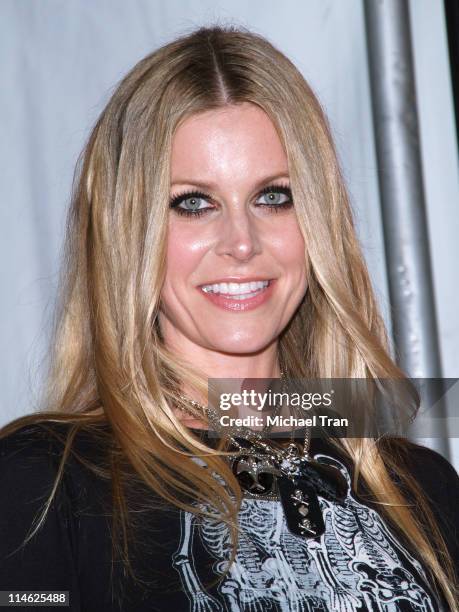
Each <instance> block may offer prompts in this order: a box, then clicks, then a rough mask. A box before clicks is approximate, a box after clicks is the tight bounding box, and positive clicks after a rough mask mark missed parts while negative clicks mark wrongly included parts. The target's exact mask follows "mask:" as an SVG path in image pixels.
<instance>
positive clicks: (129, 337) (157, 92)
mask: <svg viewBox="0 0 459 612" xmlns="http://www.w3.org/2000/svg"><path fill="white" fill-rule="evenodd" d="M242 102H250V103H253V104H256V105H258V106H259V107H260V108H261V109H263V110H264V111H265V112H266V113H267V114H268V116H269V117H270V118H271V120H272V121H273V124H274V125H275V127H276V129H277V130H278V133H279V137H280V138H281V141H282V143H283V145H284V147H285V150H286V153H287V156H288V164H289V172H290V181H291V188H292V192H293V198H294V202H295V209H296V213H297V217H298V223H299V226H300V228H301V231H302V234H303V236H304V240H305V245H306V249H307V253H305V257H307V258H308V261H309V264H310V269H309V279H308V291H307V293H306V296H305V298H304V300H303V302H302V303H301V305H300V307H299V308H298V310H297V312H296V313H295V315H294V317H293V318H292V320H291V321H290V323H289V325H288V327H287V328H286V329H285V330H284V332H283V333H282V335H281V336H280V338H279V344H278V350H279V360H280V363H282V365H283V368H284V371H285V372H286V374H287V375H288V376H290V377H298V378H303V377H304V378H389V379H403V378H405V374H404V373H403V372H402V371H401V370H400V369H399V368H398V367H397V366H396V365H395V364H394V362H393V360H392V359H391V357H390V355H389V348H388V346H389V345H388V338H387V335H386V332H385V328H384V324H383V321H382V319H381V316H380V314H379V312H378V307H377V304H376V299H375V296H374V293H373V290H372V287H371V283H370V279H369V275H368V271H367V268H366V266H365V263H364V260H363V256H362V253H361V249H360V246H359V244H358V241H357V238H356V233H355V229H354V225H353V220H352V214H351V209H350V205H349V200H348V195H347V193H346V188H345V186H344V181H343V178H342V176H341V173H340V169H339V165H338V162H337V157H336V153H335V149H334V145H333V142H332V138H331V134H330V130H329V128H328V125H327V121H326V118H325V116H324V113H323V111H322V109H321V106H320V104H319V102H318V100H317V99H316V97H315V96H314V94H313V92H312V91H311V89H310V87H309V86H308V84H307V83H306V82H305V80H304V78H303V77H302V75H301V74H300V72H299V71H298V70H297V69H296V68H295V66H294V65H293V64H292V63H291V62H290V61H289V60H288V59H287V58H286V57H285V56H284V55H283V54H282V53H280V52H279V51H278V50H276V49H275V48H274V47H273V46H272V45H271V44H270V43H269V42H268V41H267V40H266V39H264V38H263V37H261V36H258V35H256V34H254V33H252V32H249V31H246V30H245V29H242V28H233V27H209V28H200V29H198V30H196V31H194V32H192V33H190V34H188V35H185V36H183V37H181V38H179V39H176V40H174V41H173V42H171V43H169V44H167V45H165V46H163V47H161V48H160V49H158V50H157V51H155V52H154V53H152V54H151V55H149V56H147V57H145V58H144V59H142V60H141V61H140V62H139V63H138V64H137V65H136V66H135V67H134V68H133V69H132V70H131V71H130V72H129V74H128V75H127V76H126V77H125V78H124V79H123V80H122V81H121V83H120V84H119V86H118V87H117V89H116V91H115V93H114V94H113V96H112V98H111V99H110V101H109V103H108V105H107V106H106V108H105V109H104V111H103V112H102V114H101V116H100V118H99V120H98V121H97V123H96V125H95V127H94V130H93V131H92V133H91V136H90V138H89V141H88V143H87V146H86V148H85V150H84V154H83V155H82V157H81V158H80V160H79V164H78V168H77V173H76V177H75V183H74V190H73V200H72V204H71V207H70V211H69V217H68V227H67V236H66V242H65V255H64V260H63V267H62V272H61V284H60V294H59V300H58V307H57V310H56V318H55V327H54V334H53V339H52V356H51V361H50V370H49V377H48V384H47V388H46V391H45V394H44V399H43V402H42V405H41V414H38V415H30V416H27V417H25V418H24V417H23V418H22V419H19V420H18V421H15V422H14V423H13V424H11V425H9V426H8V427H6V428H4V429H3V431H2V435H6V434H7V433H10V432H11V431H12V430H13V429H14V428H17V427H18V426H19V425H21V424H24V423H29V422H32V421H36V420H38V419H41V420H44V419H45V418H46V419H48V420H54V421H65V422H69V423H71V424H72V428H71V431H70V435H69V437H68V439H67V444H66V447H65V452H64V455H63V462H65V460H66V457H68V455H69V453H70V452H71V441H72V439H73V438H74V436H75V435H76V432H77V431H78V429H79V428H81V427H84V428H86V429H89V430H91V429H94V431H95V430H96V428H97V425H98V424H99V423H100V422H101V421H103V422H106V423H108V424H109V426H110V435H111V436H112V438H113V440H115V441H116V445H115V446H116V449H117V452H113V457H112V461H111V464H110V471H111V476H110V477H111V479H112V482H113V491H114V509H115V510H116V511H115V513H114V514H115V517H118V518H117V519H116V520H117V525H118V531H117V532H116V533H119V534H120V535H121V541H122V545H121V548H122V550H123V551H124V553H123V554H124V556H125V560H126V563H127V564H129V555H128V552H127V548H128V543H129V536H128V529H127V527H126V525H128V523H129V508H128V506H127V505H126V500H125V497H124V494H123V486H122V482H123V478H122V475H123V474H122V469H123V468H122V465H123V463H122V460H121V459H120V457H122V458H124V459H125V460H127V462H128V464H129V465H130V466H131V467H133V468H134V470H135V472H136V473H137V474H138V476H139V477H140V478H141V479H142V481H143V482H144V483H146V484H147V485H148V486H149V487H150V488H151V489H152V490H153V491H155V492H156V493H157V494H158V495H159V496H160V497H161V498H163V499H164V500H165V501H166V502H169V503H172V504H174V505H175V506H178V507H180V508H183V509H185V510H188V511H190V512H194V513H203V514H206V513H207V514H208V515H210V516H213V517H218V518H219V520H223V521H225V522H226V523H227V524H228V526H229V527H230V529H231V534H232V538H233V544H234V546H233V556H232V559H233V558H234V554H235V550H236V544H237V536H238V533H237V511H238V509H239V506H240V503H241V492H240V489H239V486H238V483H237V481H236V479H235V478H234V476H233V474H232V473H231V470H230V469H229V467H228V465H227V463H226V462H225V461H224V459H223V458H222V456H221V449H219V448H217V449H212V448H210V447H209V446H207V445H205V444H203V443H202V442H201V441H199V440H198V438H197V437H196V436H194V435H193V434H192V432H190V431H189V430H188V429H187V428H186V427H185V426H184V425H183V424H182V423H181V422H180V421H179V420H178V419H177V418H176V417H175V416H174V413H173V412H172V410H171V405H172V402H175V403H176V404H180V398H179V397H178V393H179V392H180V388H179V384H178V381H181V380H187V381H189V383H190V384H191V385H192V386H193V387H194V388H195V389H197V390H198V391H199V392H201V393H203V394H204V396H205V395H206V394H207V378H205V377H204V376H203V373H202V372H198V371H197V370H196V369H194V368H193V367H192V366H191V365H190V364H189V363H187V362H185V361H183V360H181V359H179V358H178V356H177V355H175V354H173V353H172V352H170V351H169V350H168V348H167V347H166V346H165V345H164V342H163V339H162V337H161V334H160V330H159V326H158V309H159V301H160V294H161V287H162V284H163V280H164V275H165V266H166V261H165V253H166V248H165V247H166V238H167V236H166V232H167V220H168V214H169V212H168V211H169V189H170V151H171V142H172V138H173V135H174V133H175V131H176V129H177V127H178V126H179V125H180V124H181V123H182V122H183V121H184V120H185V119H187V118H188V117H190V116H191V115H194V114H196V113H199V112H202V111H207V110H210V109H216V108H221V107H223V106H225V105H230V104H231V105H233V104H239V103H242ZM334 443H335V444H336V445H337V446H339V447H340V448H341V449H342V450H343V451H344V452H345V453H346V454H347V455H348V456H349V458H350V459H351V460H352V462H353V464H354V467H355V471H354V481H353V487H354V488H355V489H356V488H357V485H358V482H359V481H360V478H361V479H363V481H364V482H365V484H366V485H367V486H368V487H369V490H370V491H371V493H372V495H373V496H374V498H375V500H376V501H377V502H378V503H380V504H381V511H382V512H383V514H385V516H386V517H387V518H388V520H389V521H390V522H391V524H392V525H393V526H394V527H396V528H397V529H398V530H399V531H400V532H401V533H402V535H404V536H406V539H407V541H409V542H411V543H412V544H413V546H414V548H415V549H416V551H417V554H418V556H419V558H420V560H422V561H423V562H424V564H425V566H426V567H427V568H428V570H429V571H430V573H431V576H432V577H433V578H434V579H435V580H434V583H435V581H436V583H437V584H438V586H439V588H440V590H441V591H442V592H443V594H444V596H445V598H446V600H447V601H448V604H449V605H450V607H451V609H457V608H456V607H455V605H456V604H455V602H456V597H455V587H454V580H455V578H454V568H453V566H452V563H451V559H450V556H449V555H448V551H447V548H446V545H445V543H444V541H443V539H442V537H441V535H440V532H439V530H438V528H437V526H436V523H435V520H434V518H433V515H432V513H431V511H430V509H429V507H428V504H427V503H426V501H425V498H424V497H423V495H422V492H421V490H420V488H419V486H418V485H417V484H416V482H415V481H414V479H413V477H412V476H411V475H410V473H409V472H408V471H406V470H405V469H404V467H403V463H402V461H401V459H400V458H401V456H402V454H403V453H402V450H400V452H399V453H398V454H397V452H395V451H394V450H393V449H395V446H393V449H392V451H391V452H389V451H388V449H387V447H385V446H384V444H383V443H382V442H380V441H379V442H378V441H376V440H374V439H371V438H363V439H346V440H335V441H334ZM399 444H400V448H402V447H403V445H404V444H405V443H402V442H400V443H399ZM406 444H408V443H406ZM114 448H115V447H114ZM196 455H199V456H202V457H204V460H205V462H206V464H207V465H208V467H209V468H210V469H208V470H204V469H202V467H200V466H199V465H197V464H196V462H195V461H193V459H192V456H196ZM62 465H63V464H62ZM389 470H393V471H394V473H395V474H397V475H398V476H399V477H400V479H401V481H402V482H403V483H404V484H405V485H406V486H407V487H408V489H409V490H411V491H412V492H413V493H414V494H415V495H416V499H417V502H418V510H419V509H420V510H421V516H422V517H423V518H424V522H421V521H420V520H419V518H418V516H417V514H415V513H414V512H412V511H411V510H410V508H409V504H407V500H406V499H405V498H404V496H403V495H402V493H401V491H400V489H399V488H398V487H396V486H395V485H394V483H393V481H392V479H391V477H390V475H389ZM212 472H216V473H218V474H220V475H221V477H222V479H223V483H222V482H221V481H219V479H216V478H214V477H213V476H212ZM61 473H62V470H61V472H60V474H61ZM184 496H185V498H184ZM189 498H191V499H192V500H193V502H198V503H192V502H189V501H187V499H189ZM209 504H210V506H211V507H212V508H214V510H215V512H209V511H208V510H205V508H206V507H207V508H209ZM425 525H428V526H429V529H430V536H429V537H428V536H427V533H426V527H425Z"/></svg>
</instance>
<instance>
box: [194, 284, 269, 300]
mask: <svg viewBox="0 0 459 612" xmlns="http://www.w3.org/2000/svg"><path fill="white" fill-rule="evenodd" d="M270 284H271V279H270V280H264V281H251V282H247V283H216V284H213V285H203V286H202V287H201V288H200V289H201V291H203V292H204V293H207V294H209V295H210V294H212V295H219V296H221V297H223V298H226V299H230V300H249V299H251V298H254V297H255V296H257V295H258V294H260V293H263V291H266V289H267V288H268V287H269V286H270Z"/></svg>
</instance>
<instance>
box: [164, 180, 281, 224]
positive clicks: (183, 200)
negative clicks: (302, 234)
mask: <svg viewBox="0 0 459 612" xmlns="http://www.w3.org/2000/svg"><path fill="white" fill-rule="evenodd" d="M260 198H263V199H264V202H259V199H260ZM210 199H211V196H210V195H209V194H207V193H203V192H202V191H188V192H185V193H182V194H179V195H177V196H175V197H174V198H172V199H171V201H170V207H171V208H173V209H174V210H175V212H176V213H177V214H179V215H184V216H186V217H199V216H201V215H204V214H206V213H207V212H208V211H210V210H213V208H214V207H213V206H205V207H204V208H202V207H201V203H202V201H209V200H210ZM181 204H184V205H185V206H186V208H185V207H183V206H181ZM255 206H256V207H257V208H264V209H266V210H267V211H268V212H274V213H277V212H279V211H281V210H285V209H288V208H291V207H292V206H293V198H292V192H291V190H290V188H289V187H286V186H284V185H269V186H267V187H264V189H262V191H261V192H260V193H259V194H258V196H257V200H256V201H255Z"/></svg>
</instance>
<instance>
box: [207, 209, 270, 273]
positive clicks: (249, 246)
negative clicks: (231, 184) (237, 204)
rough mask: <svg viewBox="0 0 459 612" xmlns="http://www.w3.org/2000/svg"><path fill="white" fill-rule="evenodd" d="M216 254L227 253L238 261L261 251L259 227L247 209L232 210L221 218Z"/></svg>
mask: <svg viewBox="0 0 459 612" xmlns="http://www.w3.org/2000/svg"><path fill="white" fill-rule="evenodd" d="M218 231H219V236H218V242H217V246H216V249H215V252H216V253H217V255H229V256H231V257H233V258H234V259H237V260H239V261H247V260H249V259H251V258H252V257H253V256H254V255H257V254H258V253H261V240H260V235H259V231H260V228H258V227H257V225H256V219H254V218H253V217H251V216H250V213H249V212H248V211H247V210H241V209H238V210H233V211H232V212H230V213H229V214H228V215H227V216H226V218H224V219H222V220H221V224H220V227H219V230H218Z"/></svg>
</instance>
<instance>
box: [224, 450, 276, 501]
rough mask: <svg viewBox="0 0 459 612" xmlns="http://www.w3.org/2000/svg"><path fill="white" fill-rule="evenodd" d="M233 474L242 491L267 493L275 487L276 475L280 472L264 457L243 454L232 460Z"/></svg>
mask: <svg viewBox="0 0 459 612" xmlns="http://www.w3.org/2000/svg"><path fill="white" fill-rule="evenodd" d="M233 474H234V475H235V476H236V478H237V479H238V482H239V485H240V487H241V489H242V490H243V491H247V492H248V493H253V494H257V495H269V494H273V493H275V491H276V489H277V487H276V476H278V475H279V474H280V472H279V470H277V469H276V468H275V467H274V466H273V465H272V463H270V462H269V461H267V460H266V459H259V458H257V457H252V456H249V455H244V456H241V457H238V458H237V459H235V460H234V462H233Z"/></svg>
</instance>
